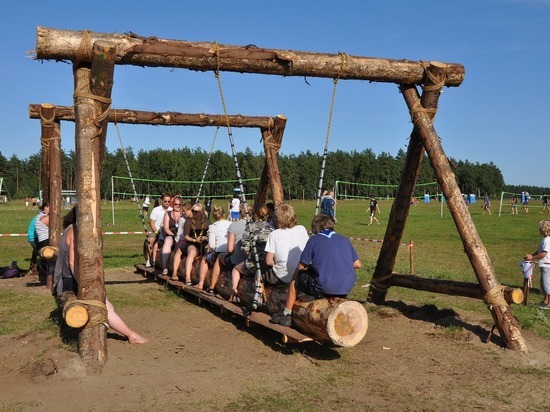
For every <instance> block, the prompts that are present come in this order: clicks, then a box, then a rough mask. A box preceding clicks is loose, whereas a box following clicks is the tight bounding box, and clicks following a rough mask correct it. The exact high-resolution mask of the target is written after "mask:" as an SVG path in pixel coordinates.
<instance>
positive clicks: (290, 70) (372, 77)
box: [36, 26, 465, 87]
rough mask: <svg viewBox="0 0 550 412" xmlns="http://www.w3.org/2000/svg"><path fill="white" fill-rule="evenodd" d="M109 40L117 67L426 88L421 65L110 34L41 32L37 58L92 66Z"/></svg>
mask: <svg viewBox="0 0 550 412" xmlns="http://www.w3.org/2000/svg"><path fill="white" fill-rule="evenodd" d="M98 40H105V41H109V42H112V43H114V44H115V45H116V48H117V53H116V60H115V63H116V64H121V65H122V64H124V65H134V66H148V67H175V68H183V69H190V70H197V71H209V70H213V71H215V70H219V71H230V72H238V73H259V74H270V75H279V76H309V77H326V78H339V79H350V80H368V81H372V82H385V83H395V84H423V83H424V81H425V78H426V74H425V64H424V62H422V61H411V60H394V59H383V58H374V57H361V56H350V55H347V54H345V53H337V54H328V53H312V52H303V51H295V50H280V49H264V48H260V47H257V46H255V45H247V46H233V45H222V44H217V43H211V42H189V41H183V40H167V39H159V38H156V37H142V36H138V35H136V34H134V33H128V34H118V33H113V34H107V33H95V32H90V31H87V30H83V31H72V30H60V29H52V28H47V27H41V26H39V27H37V36H36V59H38V60H61V61H62V60H70V61H73V62H75V61H90V60H91V55H90V52H89V50H92V45H93V43H95V42H96V41H98ZM444 65H445V66H446V70H445V72H446V77H445V81H444V85H445V86H455V87H456V86H459V85H460V84H461V83H462V81H463V80H464V74H465V70H464V66H462V65H461V64H458V63H445V64H444Z"/></svg>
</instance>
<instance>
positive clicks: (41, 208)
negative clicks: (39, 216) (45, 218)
mask: <svg viewBox="0 0 550 412" xmlns="http://www.w3.org/2000/svg"><path fill="white" fill-rule="evenodd" d="M49 205H50V202H48V201H47V200H44V201H43V202H42V205H41V206H40V210H44V208H45V207H48V206H49Z"/></svg>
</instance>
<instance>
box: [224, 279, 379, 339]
mask: <svg viewBox="0 0 550 412" xmlns="http://www.w3.org/2000/svg"><path fill="white" fill-rule="evenodd" d="M228 289H229V296H231V273H227V272H222V273H221V274H220V280H219V281H218V284H217V285H216V292H217V293H219V294H220V295H221V296H223V297H225V298H226V299H227V298H229V296H227V297H226V296H224V295H226V294H227V292H228ZM237 290H238V297H239V299H240V303H239V304H240V305H242V306H243V307H249V306H250V305H251V304H252V302H253V300H254V292H255V284H254V277H250V276H244V275H241V279H240V281H239V285H238V286H237ZM264 292H265V296H266V302H264V305H263V306H262V308H261V309H262V311H265V312H267V313H269V314H273V313H275V312H278V311H280V310H282V307H283V306H284V303H285V301H286V296H287V294H288V286H286V287H278V288H274V287H271V286H269V285H264ZM292 322H293V324H294V327H295V328H296V330H298V331H300V332H302V333H304V334H306V335H307V336H309V337H312V338H314V339H316V340H320V341H331V342H333V343H334V344H335V345H338V346H342V347H347V348H349V347H352V346H355V345H357V344H358V343H359V342H361V340H362V339H363V338H364V337H365V334H366V333H367V329H368V316H367V311H366V310H365V308H364V307H363V305H361V304H360V303H359V302H356V301H352V300H348V299H343V298H332V297H331V298H324V299H313V298H312V297H310V296H307V295H300V296H299V298H298V300H297V301H296V303H295V304H294V307H293V308H292Z"/></svg>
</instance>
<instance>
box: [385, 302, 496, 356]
mask: <svg viewBox="0 0 550 412" xmlns="http://www.w3.org/2000/svg"><path fill="white" fill-rule="evenodd" d="M385 306H388V307H391V308H394V309H396V310H398V311H399V312H401V314H402V315H403V316H406V317H407V318H409V319H413V320H420V321H424V322H430V323H433V324H434V325H437V326H441V327H443V328H448V327H460V328H462V329H465V330H467V331H469V332H471V333H472V334H474V335H475V336H477V337H478V338H479V340H480V341H481V342H483V343H488V342H489V341H488V339H489V338H490V342H491V343H493V344H495V345H498V346H501V347H502V348H505V347H506V345H505V343H504V341H503V340H502V338H501V337H500V336H498V335H496V334H495V333H491V331H490V330H487V329H486V328H484V327H482V326H480V325H472V324H470V323H467V322H464V321H463V320H461V319H460V318H459V314H458V313H456V312H455V311H454V310H452V309H439V308H438V307H437V306H435V305H423V306H414V305H407V304H406V303H403V302H401V301H388V302H386V303H385Z"/></svg>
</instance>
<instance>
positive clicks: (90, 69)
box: [36, 27, 527, 365]
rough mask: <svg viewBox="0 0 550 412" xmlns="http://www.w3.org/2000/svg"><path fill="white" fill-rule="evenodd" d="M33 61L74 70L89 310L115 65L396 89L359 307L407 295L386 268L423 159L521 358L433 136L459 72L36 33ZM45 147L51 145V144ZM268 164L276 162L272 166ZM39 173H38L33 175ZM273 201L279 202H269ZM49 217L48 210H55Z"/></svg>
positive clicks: (128, 37)
mask: <svg viewBox="0 0 550 412" xmlns="http://www.w3.org/2000/svg"><path fill="white" fill-rule="evenodd" d="M36 59H38V60H56V61H72V62H73V64H74V77H75V93H74V119H75V124H76V132H75V134H76V136H75V139H76V154H77V200H78V203H79V209H78V216H77V219H78V222H79V226H80V227H81V228H82V229H83V230H81V231H79V232H80V233H86V234H87V235H86V237H85V238H78V239H77V244H78V246H79V258H80V267H81V273H83V274H85V279H83V280H82V283H83V285H82V286H81V287H82V288H83V289H85V290H86V291H87V292H88V293H89V295H88V296H87V297H86V298H88V299H94V300H100V299H102V298H103V299H104V298H105V296H104V285H103V264H102V263H103V259H102V239H101V222H100V218H99V217H100V212H99V211H100V194H99V179H100V170H101V161H102V159H103V154H104V150H105V136H106V128H107V122H108V121H109V113H110V112H109V105H110V96H111V89H112V85H113V73H114V67H115V65H116V64H120V65H136V66H147V67H159V66H162V67H171V68H185V69H190V70H197V71H214V70H217V69H218V70H220V71H233V72H240V73H258V74H269V75H279V76H309V77H324V78H332V79H334V78H337V77H338V78H339V79H340V80H367V81H371V82H386V83H394V84H396V85H398V87H399V90H400V92H401V93H402V95H403V97H404V99H405V103H406V105H407V108H408V110H409V114H410V116H411V119H412V122H413V130H412V133H411V135H410V142H409V146H408V149H407V154H406V159H405V164H404V167H403V171H402V175H401V181H400V185H399V188H398V191H397V195H396V198H395V201H394V203H393V206H392V210H391V213H390V219H389V223H388V227H387V230H386V234H385V237H384V241H383V243H382V248H381V251H380V255H379V258H378V261H377V265H376V269H375V271H374V274H373V278H372V280H371V288H370V290H369V295H368V300H369V301H371V302H374V303H377V304H380V303H383V302H384V300H385V296H386V293H387V290H388V288H389V287H390V286H391V285H396V286H404V287H407V285H405V284H403V285H400V284H399V281H396V280H395V279H394V276H393V267H394V264H395V260H396V255H397V250H398V248H399V245H400V242H401V239H402V236H403V231H404V228H405V223H406V220H407V216H408V212H409V207H410V199H411V197H412V194H413V190H414V186H415V184H416V182H417V179H418V174H419V171H420V164H421V160H422V158H423V156H424V154H425V153H427V155H428V157H429V160H430V163H431V165H432V168H433V169H434V172H435V176H436V179H437V182H438V184H439V185H440V187H441V188H442V191H443V194H444V195H445V198H446V200H447V204H448V207H449V210H450V213H451V215H452V217H453V220H454V222H455V225H456V227H457V230H458V233H459V235H460V237H461V240H462V243H463V245H464V250H465V252H466V254H467V256H468V258H469V260H470V263H471V265H472V268H473V270H474V272H475V274H476V277H477V280H478V285H477V288H478V289H479V290H480V291H481V293H480V295H481V296H482V297H483V300H484V302H485V303H486V305H487V307H488V309H489V310H490V312H491V314H492V316H493V319H494V322H495V326H496V327H497V328H498V331H499V333H500V336H501V338H502V340H503V342H504V344H505V345H506V346H507V347H508V348H510V349H513V350H517V351H521V352H527V345H526V342H525V340H524V338H523V335H522V333H521V330H520V327H519V325H518V323H517V321H516V319H515V318H514V316H513V314H512V312H511V309H510V306H509V304H508V302H507V300H506V297H505V291H506V288H505V287H504V286H502V285H501V284H500V283H499V281H498V279H497V277H496V274H495V271H494V268H493V266H492V263H491V260H490V258H489V256H488V253H487V250H486V248H485V246H484V244H483V242H482V240H481V239H480V237H479V234H478V232H477V230H476V228H475V225H474V223H473V220H472V218H471V216H470V213H469V211H468V209H467V208H466V205H465V204H464V201H463V199H462V194H461V191H460V189H459V187H458V184H457V181H456V178H455V175H454V173H453V171H452V169H451V165H450V163H449V161H448V158H447V156H446V154H445V152H444V151H443V148H442V146H441V141H440V139H439V137H438V135H437V133H436V131H435V129H434V126H433V118H434V116H435V113H436V111H437V105H438V100H439V97H440V94H441V90H442V88H443V87H444V86H447V87H457V86H459V85H460V84H461V83H462V81H463V79H464V74H465V70H464V67H463V66H462V65H460V64H455V63H439V62H423V61H410V60H392V59H381V58H372V57H358V56H349V55H348V56H347V58H346V64H345V67H344V66H343V64H342V59H341V57H340V55H338V54H326V53H311V52H301V51H293V50H276V49H262V48H258V47H255V46H254V47H250V46H242V47H241V46H232V45H219V44H217V43H206V42H187V41H180V40H165V39H159V38H156V37H141V36H138V35H136V34H133V33H129V34H104V33H94V32H90V31H69V30H59V29H52V28H45V27H38V28H37V47H36ZM418 86H420V87H421V88H422V94H420V93H419V90H418V88H417V87H418ZM40 116H41V118H43V119H46V120H48V121H50V122H52V120H50V119H52V118H53V114H50V115H48V114H47V113H45V114H43V115H42V114H41V115H40ZM117 121H119V122H121V115H120V113H119V112H117ZM45 123H46V122H44V121H43V126H42V127H43V129H44V128H46V127H49V126H46V125H45ZM43 135H44V134H43ZM46 136H48V135H47V134H46ZM47 139H53V141H54V142H56V141H57V140H55V138H52V136H51V135H49V137H47ZM264 144H265V140H264ZM267 153H268V152H267V150H266V160H267V165H268V170H267V171H266V175H267V174H268V173H273V170H271V171H270V170H269V168H271V167H274V166H275V164H274V163H273V162H271V161H270V159H268V154H267ZM270 153H274V152H273V151H271V152H270ZM271 160H275V162H276V159H271ZM43 170H48V169H46V168H43ZM275 170H278V168H276V169H275ZM268 182H269V181H268V180H263V179H262V185H265V186H266V187H264V186H262V187H260V191H259V194H261V193H263V191H264V190H267V183H268ZM271 183H272V191H273V200H274V201H275V202H277V201H282V199H283V191H282V187H274V186H275V185H281V183H280V178H279V179H278V181H277V182H276V184H275V183H274V182H273V180H271ZM281 186H282V185H281ZM265 193H267V192H265ZM259 196H260V195H259ZM275 196H280V197H278V198H277V199H276V198H275ZM50 197H51V196H50ZM52 206H53V205H52ZM52 209H54V210H55V206H53V207H52ZM408 287H411V286H410V285H409V286H408ZM412 287H414V288H416V289H423V290H424V287H425V290H433V291H437V292H441V293H450V294H459V293H456V292H455V291H454V288H453V286H452V282H449V281H447V282H446V283H445V286H444V287H443V286H441V285H439V284H438V281H437V280H423V281H422V282H415V283H414V286H412ZM100 329H101V325H98V326H97V327H93V328H89V331H88V332H87V333H88V334H90V336H89V338H90V339H93V340H94V342H102V340H103V339H104V337H105V333H104V330H101V331H100ZM101 348H105V345H104V342H102V344H101V345H99V347H98V345H94V347H93V348H90V349H88V350H89V351H95V353H93V354H92V353H82V352H81V357H86V355H88V357H91V358H93V359H96V360H97V363H98V364H100V365H101V364H102V362H104V360H102V357H103V355H105V353H104V352H102V350H101ZM103 350H104V349H103Z"/></svg>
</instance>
